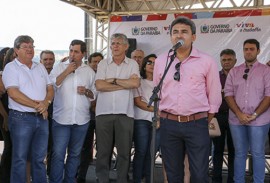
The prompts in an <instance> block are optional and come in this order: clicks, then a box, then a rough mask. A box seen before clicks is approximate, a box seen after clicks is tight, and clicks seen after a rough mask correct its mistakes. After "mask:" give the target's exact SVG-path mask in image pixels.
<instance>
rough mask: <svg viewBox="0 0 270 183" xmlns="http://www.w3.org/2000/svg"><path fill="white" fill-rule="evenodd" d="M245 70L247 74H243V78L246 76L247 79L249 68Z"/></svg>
mask: <svg viewBox="0 0 270 183" xmlns="http://www.w3.org/2000/svg"><path fill="white" fill-rule="evenodd" d="M244 72H245V74H244V75H243V78H244V79H245V80H247V78H248V73H249V68H246V69H245V71H244Z"/></svg>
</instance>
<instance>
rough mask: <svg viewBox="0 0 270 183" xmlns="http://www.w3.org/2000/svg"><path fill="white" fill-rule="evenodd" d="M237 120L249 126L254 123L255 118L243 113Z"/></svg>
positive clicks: (238, 115)
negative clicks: (251, 122)
mask: <svg viewBox="0 0 270 183" xmlns="http://www.w3.org/2000/svg"><path fill="white" fill-rule="evenodd" d="M237 118H238V119H239V121H240V123H241V124H242V125H246V124H249V122H250V121H252V120H253V118H254V117H253V116H252V115H250V114H245V113H242V112H241V113H240V114H237Z"/></svg>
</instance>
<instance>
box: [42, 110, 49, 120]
mask: <svg viewBox="0 0 270 183" xmlns="http://www.w3.org/2000/svg"><path fill="white" fill-rule="evenodd" d="M42 117H43V119H48V111H44V112H43V113H42Z"/></svg>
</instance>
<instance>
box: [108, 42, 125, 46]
mask: <svg viewBox="0 0 270 183" xmlns="http://www.w3.org/2000/svg"><path fill="white" fill-rule="evenodd" d="M123 44H124V43H120V42H112V43H111V46H120V45H123Z"/></svg>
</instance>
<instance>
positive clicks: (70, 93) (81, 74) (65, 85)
mask: <svg viewBox="0 0 270 183" xmlns="http://www.w3.org/2000/svg"><path fill="white" fill-rule="evenodd" d="M69 64H70V62H69V60H67V61H66V62H62V63H59V64H58V65H57V66H56V67H54V68H53V70H52V72H51V74H50V78H51V80H52V81H53V83H54V92H55V97H54V102H53V119H54V120H55V121H56V122H57V123H59V124H62V125H73V124H78V125H83V124H86V123H87V122H89V121H90V112H89V107H90V105H91V101H92V100H94V99H95V96H96V90H95V86H94V82H95V72H94V71H93V69H91V68H90V67H89V66H88V65H86V64H84V63H82V65H81V66H80V67H78V68H77V69H76V70H75V72H74V73H70V74H69V75H68V76H67V77H66V78H65V79H64V81H63V82H62V84H61V85H59V86H56V78H57V77H58V76H59V75H60V74H61V73H62V72H63V71H64V70H65V69H66V68H67V67H68V65H69ZM78 86H85V87H86V88H87V89H90V90H91V91H92V92H93V94H94V99H89V98H88V97H86V96H85V95H79V94H78V93H77V87H78Z"/></svg>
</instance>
